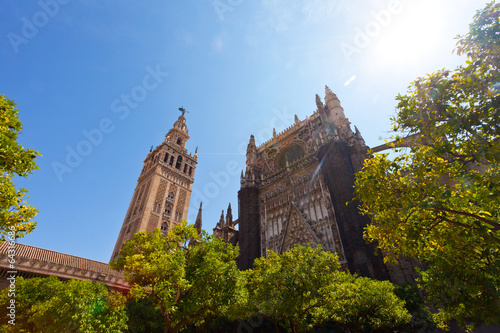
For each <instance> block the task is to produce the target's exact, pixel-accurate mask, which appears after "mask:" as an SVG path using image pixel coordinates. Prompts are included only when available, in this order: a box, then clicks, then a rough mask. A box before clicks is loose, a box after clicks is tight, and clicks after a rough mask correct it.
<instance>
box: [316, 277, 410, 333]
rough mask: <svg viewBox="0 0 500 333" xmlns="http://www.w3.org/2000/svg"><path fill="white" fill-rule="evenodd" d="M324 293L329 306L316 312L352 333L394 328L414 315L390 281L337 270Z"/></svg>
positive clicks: (323, 318)
mask: <svg viewBox="0 0 500 333" xmlns="http://www.w3.org/2000/svg"><path fill="white" fill-rule="evenodd" d="M325 295H326V300H327V305H326V306H325V307H324V308H323V309H318V311H317V312H316V313H315V314H314V315H315V316H316V317H319V318H321V319H322V320H323V321H326V320H333V321H335V322H337V323H339V324H341V325H342V326H343V327H344V328H345V329H346V330H348V331H349V332H352V333H358V332H373V331H375V330H379V331H380V330H389V329H394V328H395V327H398V326H401V325H404V324H406V323H408V322H409V320H410V317H411V315H410V314H409V313H408V311H407V310H406V309H405V302H404V301H402V300H401V299H399V298H398V297H397V296H396V294H395V293H394V285H393V284H392V283H390V282H389V281H377V280H372V279H370V278H366V277H358V276H356V275H351V274H349V273H345V272H338V273H337V278H336V281H335V283H332V284H330V285H329V286H328V288H327V289H326V294H325Z"/></svg>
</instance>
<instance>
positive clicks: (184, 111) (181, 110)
mask: <svg viewBox="0 0 500 333" xmlns="http://www.w3.org/2000/svg"><path fill="white" fill-rule="evenodd" d="M179 111H180V112H182V115H184V114H185V113H186V112H187V113H189V111H188V110H186V109H184V107H183V106H181V107H180V108H179Z"/></svg>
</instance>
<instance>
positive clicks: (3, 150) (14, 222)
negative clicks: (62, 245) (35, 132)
mask: <svg viewBox="0 0 500 333" xmlns="http://www.w3.org/2000/svg"><path fill="white" fill-rule="evenodd" d="M15 106H16V104H15V103H14V102H13V101H11V100H9V99H7V97H5V96H3V95H0V119H1V121H0V241H2V240H5V239H6V238H5V235H7V233H8V232H11V234H12V233H13V234H14V235H15V237H23V236H24V235H25V234H28V233H30V232H32V231H33V229H35V226H36V223H35V222H30V221H31V219H33V218H34V217H35V216H36V214H37V212H38V210H37V209H35V208H34V207H32V206H30V205H28V204H27V202H26V201H25V200H24V197H25V195H26V193H27V192H28V191H27V190H26V189H24V188H21V189H20V190H17V189H16V188H15V186H14V183H13V181H12V178H13V177H14V176H15V175H18V176H21V177H27V176H28V174H30V173H32V171H33V170H36V169H38V167H37V165H36V164H35V158H36V156H37V155H38V156H39V155H40V154H39V153H38V152H37V151H34V150H31V149H27V148H24V147H23V146H22V145H20V144H19V143H18V142H17V139H18V136H19V133H20V132H21V129H22V128H23V125H22V124H21V120H20V119H19V115H18V110H17V109H16V108H15ZM11 238H13V237H11Z"/></svg>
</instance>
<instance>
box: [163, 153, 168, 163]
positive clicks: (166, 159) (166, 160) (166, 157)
mask: <svg viewBox="0 0 500 333" xmlns="http://www.w3.org/2000/svg"><path fill="white" fill-rule="evenodd" d="M163 162H165V163H166V162H168V154H167V153H165V157H163Z"/></svg>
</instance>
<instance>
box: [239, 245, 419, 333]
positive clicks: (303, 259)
mask: <svg viewBox="0 0 500 333" xmlns="http://www.w3.org/2000/svg"><path fill="white" fill-rule="evenodd" d="M339 268H340V264H339V261H338V257H337V255H336V254H334V253H331V252H327V251H323V250H322V249H321V247H320V246H318V247H317V248H311V247H309V246H301V245H295V246H294V247H293V248H292V249H291V250H290V251H288V252H285V253H282V254H281V255H278V254H276V253H274V252H271V251H269V252H268V258H267V259H266V258H259V259H257V260H256V261H255V263H254V269H252V270H249V271H247V272H246V274H247V275H248V282H247V289H248V294H249V297H248V302H249V305H248V306H249V310H250V311H249V314H261V315H263V316H265V317H267V318H270V319H271V320H272V321H274V322H275V323H276V324H278V325H280V326H281V327H284V328H285V329H287V331H289V332H306V331H310V330H312V329H313V328H314V327H315V326H319V325H323V324H325V323H326V322H328V321H335V322H337V323H339V324H340V325H341V326H343V327H344V328H345V329H349V330H350V331H351V332H364V331H372V330H375V329H383V328H394V327H396V326H398V325H402V324H405V323H406V322H408V321H409V318H410V315H409V314H408V312H407V311H406V310H405V309H404V302H403V301H401V300H399V299H398V298H397V297H396V295H395V294H394V287H393V285H392V284H391V283H390V282H387V281H385V282H381V281H375V280H371V279H368V278H361V277H357V276H355V275H351V274H349V273H346V272H341V271H339Z"/></svg>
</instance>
